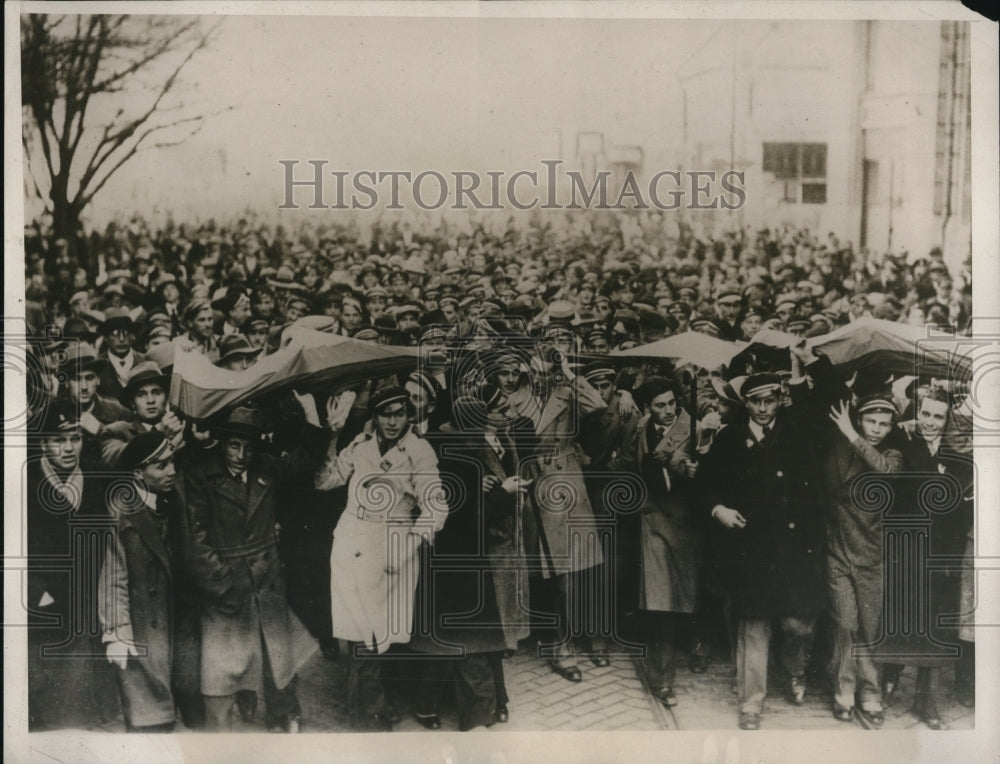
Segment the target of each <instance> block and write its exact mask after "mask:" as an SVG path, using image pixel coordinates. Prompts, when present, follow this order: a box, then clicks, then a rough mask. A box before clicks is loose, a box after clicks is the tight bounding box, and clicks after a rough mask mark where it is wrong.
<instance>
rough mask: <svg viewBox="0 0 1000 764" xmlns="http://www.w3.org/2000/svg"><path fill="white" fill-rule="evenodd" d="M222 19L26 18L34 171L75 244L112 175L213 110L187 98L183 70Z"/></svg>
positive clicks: (176, 138)
mask: <svg viewBox="0 0 1000 764" xmlns="http://www.w3.org/2000/svg"><path fill="white" fill-rule="evenodd" d="M218 26H219V23H218V22H217V23H215V24H213V25H211V26H206V25H205V24H204V23H203V22H202V19H201V18H198V17H191V16H172V17H171V16H107V15H102V16H79V15H78V16H71V15H70V16H54V15H42V14H29V15H25V16H22V18H21V107H22V113H23V116H24V120H23V122H24V130H23V135H22V140H23V144H24V150H25V157H26V162H25V164H26V174H27V176H28V178H29V181H28V182H30V184H31V189H32V190H33V192H34V193H36V194H37V195H38V197H39V198H40V199H41V200H42V201H43V202H44V204H45V209H46V212H47V213H48V214H49V215H50V216H51V219H52V221H51V222H52V232H53V235H54V236H55V237H56V238H64V239H66V241H67V244H68V245H69V247H70V248H71V250H72V251H74V252H75V249H76V239H77V235H78V233H79V230H80V216H81V213H82V212H83V210H84V209H85V208H86V207H87V205H88V204H90V202H91V200H92V199H93V198H94V196H95V195H96V194H98V193H99V192H100V190H101V189H102V188H104V186H105V184H106V183H107V182H108V180H109V179H110V178H111V176H112V175H114V174H115V173H116V172H117V171H118V170H119V169H120V168H121V167H122V166H123V165H124V164H125V163H126V162H128V161H129V160H130V159H131V158H132V157H134V156H135V155H136V153H138V152H139V151H145V150H149V149H157V148H163V147H166V146H173V145H176V144H178V143H180V142H182V141H184V140H186V139H187V138H189V137H191V136H192V135H194V134H195V133H196V132H198V130H199V129H200V128H201V126H202V124H203V123H204V121H205V119H206V118H207V117H208V116H210V115H209V114H207V113H204V111H200V112H199V111H198V110H196V109H193V108H191V106H190V105H185V103H184V102H183V99H182V98H181V97H180V95H181V94H182V93H184V92H187V88H185V87H181V78H180V75H181V72H182V71H183V69H184V67H185V66H187V64H188V63H189V62H190V61H191V59H192V58H193V57H194V56H195V54H197V53H198V52H199V51H200V50H203V49H204V48H205V47H206V46H207V45H208V44H209V42H210V41H211V39H212V38H213V36H214V33H215V32H216V30H217V29H218ZM196 112H197V113H196Z"/></svg>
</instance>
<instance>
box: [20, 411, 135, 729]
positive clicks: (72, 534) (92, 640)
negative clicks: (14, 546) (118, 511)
mask: <svg viewBox="0 0 1000 764" xmlns="http://www.w3.org/2000/svg"><path fill="white" fill-rule="evenodd" d="M42 432H43V433H44V435H43V436H42V437H41V444H40V445H41V455H40V456H38V457H37V458H32V459H31V460H30V461H29V462H28V465H27V472H26V475H25V497H26V499H27V506H26V509H27V521H28V522H27V525H28V537H27V538H28V593H27V605H28V608H29V616H28V727H29V729H31V730H39V729H56V728H60V727H83V728H90V727H94V726H97V725H99V724H100V723H102V722H104V721H107V720H110V719H112V718H114V716H116V715H117V713H118V702H117V693H116V692H115V686H114V677H113V675H112V673H111V668H110V666H108V664H107V662H106V661H105V660H104V658H103V650H102V648H101V639H100V637H101V626H100V623H99V621H98V617H97V588H96V583H97V576H98V574H99V573H100V570H101V559H102V554H101V553H102V552H103V549H104V545H105V543H106V541H107V539H108V538H110V537H111V536H112V533H113V531H112V525H113V523H112V521H111V518H110V516H109V515H108V512H107V507H106V506H105V504H104V485H105V483H104V481H103V480H101V479H100V476H99V472H98V471H97V470H98V468H97V465H96V464H92V463H91V464H89V465H88V464H87V463H86V462H84V461H81V451H82V448H83V433H82V430H81V427H80V419H79V416H78V409H77V407H76V406H75V405H74V404H73V403H71V402H70V401H67V400H62V401H57V402H52V403H50V404H49V408H48V410H47V411H46V417H45V421H44V422H43V428H42ZM95 542H96V543H95ZM78 549H82V550H86V551H87V552H88V554H80V553H79V552H78V551H76V550H78ZM92 549H96V550H97V554H96V555H94V554H90V553H89V552H90V550H92ZM80 625H82V627H83V628H82V630H81V631H80V632H79V633H74V627H79V626H80Z"/></svg>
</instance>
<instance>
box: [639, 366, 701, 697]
mask: <svg viewBox="0 0 1000 764" xmlns="http://www.w3.org/2000/svg"><path fill="white" fill-rule="evenodd" d="M636 394H637V395H638V396H639V397H640V400H641V402H642V405H643V408H644V410H645V411H646V412H647V413H646V416H645V417H644V418H643V419H642V421H641V422H640V425H639V437H638V439H637V441H636V456H635V459H636V464H637V465H638V469H639V475H640V477H641V478H642V480H643V483H644V484H645V486H646V495H645V501H644V502H643V506H642V513H641V520H640V537H639V544H640V549H641V557H640V563H641V564H640V576H639V582H638V583H639V602H638V607H639V609H640V610H641V611H642V613H643V621H644V626H645V629H644V638H645V641H646V650H647V652H646V660H645V668H646V675H647V677H648V679H649V685H650V688H651V690H652V692H653V695H654V696H655V697H656V699H657V700H659V701H660V702H661V703H663V704H664V705H665V706H674V705H676V704H677V697H676V696H675V695H674V691H673V683H674V676H675V672H676V664H675V655H676V650H677V646H678V645H677V642H678V638H679V636H680V635H681V633H683V631H687V634H686V635H685V636H691V635H693V629H692V626H693V614H694V613H696V612H697V611H698V605H699V603H698V594H699V590H700V585H701V570H702V556H703V547H704V543H703V541H702V536H703V535H704V523H703V522H701V518H699V517H697V516H696V506H695V502H694V497H693V495H692V488H693V479H694V477H695V475H696V472H697V465H696V464H695V463H694V462H693V461H692V460H691V453H690V448H691V447H690V443H691V427H692V425H691V418H690V416H689V415H688V413H687V412H686V411H684V409H683V408H681V399H680V391H679V390H678V386H677V385H676V384H674V383H673V382H672V381H671V380H669V379H666V378H664V377H651V378H650V379H648V380H647V381H646V382H645V383H644V384H643V386H642V387H641V388H640V390H639V391H638V392H637V393H636Z"/></svg>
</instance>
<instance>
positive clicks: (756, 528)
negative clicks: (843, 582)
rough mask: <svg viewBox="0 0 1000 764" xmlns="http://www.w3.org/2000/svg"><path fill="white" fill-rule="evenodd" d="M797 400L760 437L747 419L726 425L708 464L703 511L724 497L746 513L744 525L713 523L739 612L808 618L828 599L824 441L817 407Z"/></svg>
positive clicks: (725, 579) (719, 562)
mask: <svg viewBox="0 0 1000 764" xmlns="http://www.w3.org/2000/svg"><path fill="white" fill-rule="evenodd" d="M798 405H799V404H794V405H793V406H792V407H789V408H783V409H781V410H779V412H778V415H777V417H776V419H775V421H774V423H773V430H772V431H771V433H770V435H768V437H766V438H764V440H763V441H760V442H758V441H757V439H756V438H755V437H754V435H753V433H752V432H751V430H750V427H749V424H748V423H747V421H746V419H745V418H744V419H742V420H741V421H739V422H737V423H734V424H731V425H729V426H727V427H725V428H723V429H722V430H720V431H719V433H718V435H717V436H716V438H715V442H714V443H713V445H712V448H711V450H710V451H709V453H708V455H707V456H706V458H705V459H704V463H703V468H702V470H701V479H700V484H701V487H700V491H701V493H702V495H703V496H704V498H705V499H706V501H705V504H704V511H705V512H706V513H710V512H711V511H712V509H713V507H715V506H716V505H720V504H721V505H723V506H726V507H729V508H731V509H736V510H738V511H739V512H740V513H741V514H742V515H743V517H744V518H746V527H744V528H734V529H725V528H723V527H722V526H721V524H719V523H718V522H717V521H715V520H712V521H711V523H710V527H711V528H712V533H713V552H714V557H715V559H714V565H715V567H716V570H715V574H716V575H717V577H718V579H717V580H718V581H719V582H720V583H721V585H722V586H723V587H724V588H726V589H727V590H728V591H729V593H730V595H731V596H732V599H733V608H734V615H736V616H737V617H740V618H772V617H777V616H801V617H808V616H812V615H815V614H816V613H817V612H818V611H819V610H820V609H821V608H822V607H823V605H824V603H825V597H824V593H825V590H824V586H823V576H822V564H823V561H824V556H823V541H824V539H823V536H824V519H825V510H826V505H825V502H824V500H823V498H822V493H821V491H820V490H819V487H820V482H821V478H820V465H821V459H822V450H821V449H822V448H823V445H824V444H822V443H821V442H819V441H820V440H821V439H820V438H818V437H817V426H816V424H815V420H813V419H812V418H811V417H809V416H807V415H806V414H807V412H808V413H814V412H815V409H814V408H813V407H811V406H806V411H795V410H794V409H795V408H796V406H798ZM803 405H804V404H803Z"/></svg>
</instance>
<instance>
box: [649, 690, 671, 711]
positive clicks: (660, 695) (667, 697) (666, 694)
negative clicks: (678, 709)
mask: <svg viewBox="0 0 1000 764" xmlns="http://www.w3.org/2000/svg"><path fill="white" fill-rule="evenodd" d="M653 697H654V698H656V699H657V700H658V701H660V703H662V704H663V705H665V706H667V707H668V708H669V707H670V706H676V705H677V696H676V695H674V691H673V690H672V689H671V688H670V687H661V688H660V689H658V690H656V691H654V692H653Z"/></svg>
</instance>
